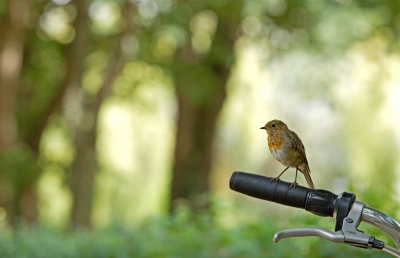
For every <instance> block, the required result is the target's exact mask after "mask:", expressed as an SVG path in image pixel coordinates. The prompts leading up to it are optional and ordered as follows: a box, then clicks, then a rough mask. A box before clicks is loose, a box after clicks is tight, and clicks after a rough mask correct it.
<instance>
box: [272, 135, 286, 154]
mask: <svg viewBox="0 0 400 258" xmlns="http://www.w3.org/2000/svg"><path fill="white" fill-rule="evenodd" d="M279 136H280V135H276V134H275V135H273V136H269V137H268V147H269V151H270V152H271V153H272V152H273V151H274V150H280V149H281V147H282V143H283V139H282V137H279Z"/></svg>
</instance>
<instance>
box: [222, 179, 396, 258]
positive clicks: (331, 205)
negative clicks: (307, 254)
mask: <svg viewBox="0 0 400 258" xmlns="http://www.w3.org/2000/svg"><path fill="white" fill-rule="evenodd" d="M229 187H230V188H231V189H232V190H234V191H237V192H240V193H242V194H246V195H249V196H252V197H255V198H259V199H263V200H266V201H271V202H275V203H278V204H282V205H286V206H291V207H295V208H301V209H305V210H306V211H309V212H311V213H313V214H315V215H318V216H329V217H333V218H334V219H335V221H336V225H335V232H332V231H329V230H326V229H322V228H294V229H286V230H282V231H279V232H277V233H276V234H275V235H274V239H273V240H274V242H275V243H277V242H278V241H279V240H281V239H282V238H288V237H303V236H317V237H321V238H324V239H326V240H328V241H331V242H335V243H345V244H348V245H351V246H355V247H360V248H365V249H372V248H375V249H379V250H382V251H383V252H386V253H388V254H390V255H393V256H395V257H398V258H400V250H399V249H400V223H398V222H397V221H395V220H394V219H393V218H391V217H390V216H388V215H386V214H384V213H382V212H380V211H378V210H375V209H373V208H370V207H368V206H365V204H364V203H362V202H359V201H355V195H354V194H352V193H346V192H343V193H342V194H340V195H336V194H334V193H331V192H329V191H327V190H323V189H309V188H306V187H302V186H296V188H294V187H293V188H290V186H289V183H287V182H284V181H281V180H279V181H274V182H271V178H269V177H264V176H260V175H256V174H250V173H246V172H240V171H236V172H234V173H233V174H232V176H231V179H230V181H229ZM361 221H364V222H366V223H369V224H371V225H373V226H375V227H377V228H379V229H381V230H382V231H384V232H385V233H387V234H388V235H389V236H390V237H391V238H392V239H393V241H394V242H395V243H396V246H397V248H399V249H396V248H393V247H391V246H387V245H385V243H384V242H382V241H380V240H377V239H375V237H374V236H369V235H367V234H364V232H362V231H359V230H358V229H357V227H358V226H359V224H360V222H361Z"/></svg>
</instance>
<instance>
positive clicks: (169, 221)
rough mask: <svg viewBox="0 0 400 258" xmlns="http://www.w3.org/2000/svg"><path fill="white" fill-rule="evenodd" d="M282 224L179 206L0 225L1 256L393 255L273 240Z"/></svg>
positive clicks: (310, 241)
mask: <svg viewBox="0 0 400 258" xmlns="http://www.w3.org/2000/svg"><path fill="white" fill-rule="evenodd" d="M300 219H301V218H300ZM300 219H299V218H295V219H293V220H292V221H290V223H289V224H292V223H293V221H295V224H299V225H300V224H301V223H306V224H307V225H312V224H313V223H314V225H315V226H320V225H318V222H317V221H318V220H315V221H310V220H309V219H306V220H303V221H301V223H300V222H299V221H296V220H300ZM297 222H299V223H297ZM315 223H316V224H315ZM282 224H284V223H282V221H281V220H279V218H275V219H274V218H271V217H269V218H268V219H260V220H258V221H252V222H249V223H240V224H237V225H232V226H229V227H226V226H221V225H219V223H216V222H215V221H214V220H213V219H211V217H210V216H208V215H201V216H200V215H193V214H191V213H190V212H189V211H181V212H178V213H177V214H175V215H173V216H170V217H161V218H152V219H147V220H145V221H143V222H142V223H140V225H137V226H135V227H124V226H121V225H120V224H118V223H117V224H114V225H113V226H110V227H107V228H103V229H95V230H75V231H62V230H55V229H49V228H47V227H43V226H36V227H34V228H31V229H27V228H24V227H21V228H19V229H17V230H9V229H5V228H2V229H1V228H0V257H18V258H19V257H21V258H22V257H40V258H46V257H71V258H72V257H73V258H76V257H85V258H86V257H87V258H89V257H96V258H97V257H98V258H101V257H104V258H106V257H115V258H117V257H118V258H123V257H135V258H136V257H137V258H141V257H151V258H153V257H160V258H161V257H163V258H164V257H165V258H168V257H171V258H172V257H238V258H239V257H240V258H242V257H275V258H279V257H296V258H299V257H328V258H329V257H332V258H333V257H334V258H339V257H346V258H348V257H390V256H389V255H386V254H384V253H382V252H380V251H377V250H372V251H371V250H363V249H358V248H354V247H350V246H346V245H343V244H334V243H331V242H328V241H326V240H319V239H318V238H316V237H307V238H292V239H283V240H281V241H280V242H279V243H274V242H273V241H272V238H273V235H274V234H275V232H276V231H278V230H281V229H283V228H284V227H282Z"/></svg>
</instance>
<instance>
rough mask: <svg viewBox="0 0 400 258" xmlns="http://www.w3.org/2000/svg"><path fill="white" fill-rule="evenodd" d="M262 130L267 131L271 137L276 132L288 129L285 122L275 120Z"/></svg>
mask: <svg viewBox="0 0 400 258" xmlns="http://www.w3.org/2000/svg"><path fill="white" fill-rule="evenodd" d="M260 129H264V130H265V131H267V133H268V135H270V134H273V133H274V132H276V131H279V130H282V129H288V127H287V125H286V124H285V123H284V122H282V121H280V120H276V119H275V120H271V121H269V122H268V123H266V124H265V125H264V126H263V127H261V128H260Z"/></svg>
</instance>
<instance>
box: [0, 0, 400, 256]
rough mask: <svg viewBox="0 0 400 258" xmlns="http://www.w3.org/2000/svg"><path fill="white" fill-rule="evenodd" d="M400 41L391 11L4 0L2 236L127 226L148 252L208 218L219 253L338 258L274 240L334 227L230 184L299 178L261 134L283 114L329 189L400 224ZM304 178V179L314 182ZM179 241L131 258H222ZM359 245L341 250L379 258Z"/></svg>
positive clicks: (141, 0) (390, 7)
mask: <svg viewBox="0 0 400 258" xmlns="http://www.w3.org/2000/svg"><path fill="white" fill-rule="evenodd" d="M399 36H400V3H398V2H395V1H390V0H386V1H373V0H370V1H361V0H360V1H356V0H337V1H334V0H332V1H330V0H329V1H328V0H302V1H294V0H286V1H285V0H247V1H230V0H217V1H200V0H190V1H178V0H131V1H128V0H90V1H84V0H76V1H70V0H53V1H48V0H35V1H24V0H6V1H3V2H0V151H1V152H0V175H1V176H0V192H1V193H0V223H1V230H2V231H5V232H8V233H7V234H8V235H7V234H5V235H3V236H2V239H3V242H6V243H9V241H11V242H12V240H10V239H11V238H10V235H11V234H12V232H13V231H14V230H15V228H16V227H19V226H18V225H20V224H22V225H23V228H26V231H25V234H26V238H30V236H31V235H30V234H32V236H35V234H36V233H35V232H36V231H32V228H36V227H39V228H42V227H44V228H50V229H51V230H56V231H57V232H64V231H68V230H69V229H77V228H78V229H80V228H82V229H83V228H84V229H87V230H89V231H87V232H92V231H90V230H103V229H107V230H111V231H113V230H114V226H115V225H119V226H118V227H122V228H124V230H128V229H131V230H132V232H131V233H129V234H132V236H135V237H134V238H133V240H132V242H133V243H134V242H135V241H137V243H139V242H140V243H144V242H148V241H150V242H151V241H153V239H155V236H157V239H159V241H161V242H162V240H161V239H164V238H163V237H162V236H161V235H162V234H165V237H166V238H168V237H169V234H172V235H173V234H176V232H180V230H182V232H186V231H185V230H188V229H187V228H179V226H178V227H177V228H174V225H175V226H176V225H177V224H179V223H180V222H179V221H183V222H182V223H183V224H185V223H189V225H191V224H190V223H191V222H190V221H191V216H194V217H196V216H200V217H201V216H204V217H205V218H207V219H210V220H211V221H212V222H209V223H212V224H213V225H217V226H216V229H213V230H215V232H219V231H218V230H220V231H221V232H225V233H218V234H217V233H215V232H214V231H212V232H214V235H213V236H214V238H212V239H216V240H215V242H213V243H212V244H210V243H208V245H209V246H210V245H211V246H213V248H214V251H211V253H212V254H215V255H214V256H213V257H265V255H267V256H268V255H270V256H271V257H288V255H290V254H291V253H290V252H289V251H288V245H292V246H294V247H295V248H297V249H296V250H298V251H296V252H300V254H301V255H304V257H328V256H326V252H328V251H331V250H333V249H334V248H336V246H335V245H334V244H329V243H327V242H324V241H318V242H316V241H317V240H316V239H314V238H307V239H304V240H303V239H296V240H290V241H289V240H288V242H286V245H285V244H284V243H279V244H277V245H276V244H273V243H272V237H273V233H274V231H276V230H280V229H285V228H293V227H304V226H321V227H325V228H327V229H330V230H332V229H333V227H334V220H333V219H328V218H316V216H314V215H312V214H310V213H307V212H305V211H301V210H297V209H292V208H287V207H279V205H277V204H273V203H266V202H262V201H259V200H255V199H251V198H250V197H246V196H242V195H240V194H238V193H235V192H233V191H231V190H230V189H229V187H228V182H229V178H230V175H231V174H232V172H233V171H246V172H251V173H256V174H261V175H266V176H270V177H274V176H277V175H278V174H279V173H280V172H281V171H282V170H283V169H284V166H283V165H281V164H280V163H279V162H277V161H276V160H275V159H274V158H273V156H272V155H271V154H270V152H269V150H268V144H267V136H266V133H265V131H263V130H260V129H259V128H260V127H261V126H263V125H264V124H265V123H266V122H267V121H269V120H272V119H280V120H282V121H284V122H285V123H286V124H287V125H288V127H289V128H290V129H291V130H293V131H295V132H296V133H297V134H298V135H299V136H300V138H301V139H302V141H303V143H304V145H305V148H306V152H307V157H308V161H309V165H310V168H311V171H312V173H311V177H312V179H313V181H314V184H315V186H316V188H320V189H327V190H329V191H331V192H334V193H335V194H340V193H342V192H343V191H348V192H353V193H355V194H356V195H357V199H358V200H360V201H363V202H365V203H366V204H367V205H368V206H371V207H374V208H376V209H379V210H381V211H383V212H385V213H387V214H389V215H391V216H392V217H394V218H400V207H399V199H398V196H399V195H400V190H399V189H400V159H399V157H400V52H399V50H400V48H399V46H400V45H399V41H398V38H399ZM191 168H192V169H191ZM182 173H183V175H182ZM294 175H295V170H294V169H289V170H288V172H286V173H285V174H284V175H283V176H282V178H281V179H282V180H285V181H289V182H293V180H294ZM191 178H193V179H191ZM188 180H189V181H188ZM192 181H194V183H193V182H192ZM196 182H197V183H198V184H196ZM298 182H299V184H300V185H307V184H306V181H305V179H304V177H303V176H302V175H299V178H298ZM185 184H186V188H189V189H185ZM171 212H172V215H170V213H171ZM196 214H200V215H196ZM196 218H197V217H196ZM158 220H163V221H164V220H165V221H172V222H168V223H170V224H168V223H167V222H165V221H164V222H162V223H161V222H157V221H158ZM200 220H201V219H200ZM174 221H175V222H174ZM176 221H178V222H179V223H177V222H176ZM152 223H154V224H152ZM157 223H161V224H157ZM163 223H167V224H163ZM171 223H172V224H171ZM174 223H177V224H174ZM207 223H208V222H207ZM143 225H144V226H143ZM154 225H156V226H154ZM165 225H166V226H165ZM185 225H186V224H185ZM196 225H197V224H196ZM196 225H195V226H193V229H192V231H190V232H189V231H188V232H186V233H185V234H187V235H185V234H183V235H179V234H178V236H177V237H176V239H175V238H174V237H172V239H175V240H171V241H172V243H175V241H178V242H179V241H180V240H182V239H185V241H189V240H187V239H190V237H193V242H196V241H197V240H196V239H204V237H207V234H206V235H203V234H205V233H203V231H204V230H209V228H207V227H206V229H204V228H202V226H201V225H200V226H198V227H197V226H196ZM246 225H249V226H248V228H245V229H243V228H242V230H243V231H240V232H242V233H241V234H242V235H240V234H239V235H240V237H239V236H236V238H234V237H232V238H231V237H228V236H229V235H232V234H233V235H234V234H235V233H234V232H236V233H237V231H235V230H239V229H238V228H240V227H246ZM257 225H258V226H257ZM362 225H363V224H362ZM164 226H165V227H164ZM118 227H117V228H116V229H115V232H118V230H119V228H118ZM143 227H145V228H143ZM146 227H150V229H149V228H146ZM152 227H156V228H152ZM158 227H160V228H161V229H162V230H161V229H159V228H158ZM163 227H164V228H163ZM188 227H189V226H188ZM13 228H14V229H13ZM110 228H111V229H110ZM258 228H261V229H258ZM262 228H264V230H265V231H262V230H263V229H262ZM369 229H370V230H371V231H370V232H372V233H370V234H381V235H377V237H378V238H382V239H384V240H387V239H388V238H387V237H386V236H385V235H384V234H383V233H380V232H379V231H373V230H372V228H369ZM135 230H136V231H135ZM157 230H158V231H157ZM163 230H164V231H163ZM226 230H228V231H226ZM230 230H231V231H230ZM161 231H162V232H161ZM32 232H33V233H32ZM85 232H86V231H85ZM113 232H114V231H113ZM146 232H147V233H146ZM157 232H158V233H157ZM171 232H175V233H171ZM205 232H208V231H205ZM243 232H244V233H243ZM367 233H368V232H367ZM1 234H3V233H1ZM37 234H38V235H41V234H44V235H45V236H47V237H52V235H51V233H37ZM46 234H49V236H48V235H46ZM76 234H79V231H78V233H76ZM110 234H111V233H110ZM113 234H116V235H117V236H118V233H113ZM124 234H125V233H124ZM126 234H128V233H126ZM129 234H128V235H129ZM135 234H143V237H142V238H141V237H138V236H136V235H135ZM146 234H147V235H146ZM157 234H161V235H157ZM219 234H221V239H219V238H218V237H216V235H218V236H219ZM224 234H226V235H225V237H226V239H225V238H224V239H225V240H222V238H223V237H222V236H223V235H224ZM253 234H254V235H257V237H258V238H257V239H253V238H252V235H253ZM111 235H112V234H111ZM125 236H127V235H125ZM129 236H130V235H129ZM174 236H175V235H174ZM102 237H105V238H107V234H105V235H102ZM113 237H114V238H115V237H116V236H115V235H113ZM76 238H77V239H80V238H82V239H84V236H77V237H76ZM110 238H112V237H110ZM5 239H7V240H5ZM40 239H42V238H40ZM44 239H45V237H44ZM61 239H62V237H61ZM244 239H246V240H244ZM251 239H252V240H251ZM38 241H39V240H38ZM40 241H44V242H46V241H45V240H40ZM68 241H70V240H68ZM74 241H75V240H74ZM102 241H105V240H101V241H99V243H103V242H102ZM111 241H112V240H110V243H108V242H107V243H108V244H105V245H104V248H105V250H108V249H107V248H112V246H113V244H111ZM208 241H210V240H208ZM218 241H220V242H218ZM235 241H236V242H235ZM241 241H244V242H242V243H241V244H238V243H239V242H241ZM22 242H23V241H22ZM78 242H79V240H76V243H78ZM68 243H69V244H70V245H73V243H75V242H73V243H71V241H70V242H68ZM168 243H170V242H168V241H167V242H165V243H164V244H162V243H160V249H159V250H160V251H159V252H155V251H154V252H153V253H152V252H150V251H147V249H148V250H150V249H152V248H153V249H154V248H156V249H157V247H154V246H151V245H150V243H147V245H145V247H143V246H142V247H141V248H140V250H141V253H140V255H139V253H135V250H136V249H135V248H134V247H131V248H132V249H129V250H127V251H126V253H122V254H120V256H118V257H155V256H157V255H158V256H157V257H191V256H195V257H212V256H210V253H204V252H205V251H201V250H203V249H201V247H198V246H197V247H196V248H198V249H196V248H194V249H191V242H190V243H189V242H184V241H183V240H182V241H181V242H179V243H180V244H177V246H180V245H183V246H185V248H187V250H186V249H185V250H186V251H185V252H183V253H181V252H175V250H174V249H173V248H172V247H171V248H170V247H168V248H167V247H166V246H167V245H169V244H168ZM58 244H59V245H60V246H61V245H62V244H63V240H60V242H58ZM98 245H99V246H100V247H101V246H102V244H98ZM116 245H117V244H116ZM136 245H138V246H139V244H133V246H136ZM260 245H262V246H263V247H262V248H261V247H260ZM264 245H265V246H264ZM313 245H319V246H322V247H319V248H320V249H318V250H319V251H317V252H314V251H312V246H313ZM17 246H18V244H14V247H13V248H15V249H13V250H18V248H17ZM27 246H28V247H27ZM29 246H30V245H26V246H25V247H24V248H26V249H24V250H30V249H29ZM99 246H97V247H99ZM272 246H273V247H272ZM247 247H248V248H249V249H246V248H247ZM255 247H256V248H255ZM65 248H66V249H65V250H64V249H62V250H64V251H65V257H70V256H71V257H76V256H74V254H73V253H68V252H69V251H68V250H69V249H68V248H67V247H65ZM146 248H147V249H146ZM177 248H178V247H177ZM235 248H237V249H235ZM252 248H253V249H252ZM254 248H255V249H254ZM280 248H282V249H285V250H286V251H285V252H284V251H283V250H280ZM2 249H4V248H2ZM11 249H12V248H11V247H10V249H7V250H11ZM67 249H68V250H67ZM204 249H205V250H207V245H205V246H204ZM211 249H212V248H211ZM250 249H252V250H253V252H254V253H249V252H250V251H249V250H250ZM353 249H354V248H350V247H348V248H343V249H336V253H334V256H335V257H341V256H340V255H343V256H344V255H346V257H347V256H348V255H349V254H353V255H355V256H361V255H363V256H365V255H371V257H377V256H376V255H377V251H376V252H375V253H371V252H367V251H365V252H357V253H356V252H355V251H354V250H353ZM338 250H339V251H338ZM53 251H54V250H53ZM53 251H51V250H50V249H49V250H48V251H43V253H40V252H39V253H35V252H34V254H36V255H37V256H35V255H34V254H33V255H32V256H30V255H29V254H28V255H25V254H22V253H21V256H20V257H45V256H43V255H49V256H48V257H52V256H51V255H52V254H54V253H52V252H53ZM64 251H60V253H62V252H64ZM353 252H354V253H353ZM0 253H1V251H0ZM14 254H15V253H14ZM67 254H68V255H69V256H68V255H67ZM75 254H76V253H75ZM78 254H79V253H78ZM80 254H82V253H80ZM104 254H105V256H101V257H111V256H112V255H111V254H110V252H107V251H104ZM274 254H275V255H274ZM295 254H296V253H293V256H294V255H295ZM332 254H333V253H332ZM4 255H5V257H6V256H9V257H12V256H13V255H12V253H11V251H10V253H7V252H5V253H4ZM24 255H25V256H24ZM86 255H88V256H87V257H92V256H90V255H89V254H88V253H86ZM91 255H92V254H91ZM136 255H137V256H136ZM168 255H170V256H168ZM93 257H100V256H97V255H96V253H93ZM332 257H333V256H332Z"/></svg>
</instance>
